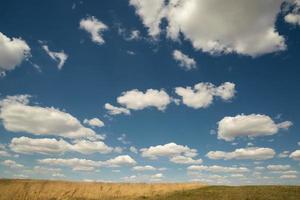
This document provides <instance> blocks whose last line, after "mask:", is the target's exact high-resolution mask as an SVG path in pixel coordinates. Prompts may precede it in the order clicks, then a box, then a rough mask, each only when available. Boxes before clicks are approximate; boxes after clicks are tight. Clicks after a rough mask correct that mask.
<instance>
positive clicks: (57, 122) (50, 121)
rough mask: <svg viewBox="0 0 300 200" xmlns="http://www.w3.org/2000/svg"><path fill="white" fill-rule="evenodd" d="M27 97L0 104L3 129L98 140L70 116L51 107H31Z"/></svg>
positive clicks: (11, 99) (91, 131)
mask: <svg viewBox="0 0 300 200" xmlns="http://www.w3.org/2000/svg"><path fill="white" fill-rule="evenodd" d="M28 98H29V96H24V95H23V96H13V97H7V98H6V99H3V100H2V101H1V102H0V108H1V110H0V119H1V120H2V122H3V125H4V128H5V129H6V130H8V131H12V132H26V133H31V134H34V135H57V136H61V137H66V138H82V137H86V138H90V139H96V138H100V139H101V136H100V135H96V133H95V132H94V131H93V130H92V129H89V128H86V127H84V126H83V125H82V124H81V123H80V121H79V120H78V119H76V118H75V117H73V116H72V115H71V114H69V113H66V112H63V111H61V110H58V109H56V108H53V107H41V106H31V105H28V103H29V99H28Z"/></svg>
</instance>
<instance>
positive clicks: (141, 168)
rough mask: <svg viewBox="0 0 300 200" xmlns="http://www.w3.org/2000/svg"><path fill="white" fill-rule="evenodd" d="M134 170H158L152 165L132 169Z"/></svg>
mask: <svg viewBox="0 0 300 200" xmlns="http://www.w3.org/2000/svg"><path fill="white" fill-rule="evenodd" d="M132 170H134V171H155V170H157V169H156V168H155V167H153V166H151V165H145V166H135V167H133V168H132Z"/></svg>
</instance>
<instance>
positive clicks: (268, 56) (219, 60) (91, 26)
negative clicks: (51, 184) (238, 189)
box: [0, 0, 300, 184]
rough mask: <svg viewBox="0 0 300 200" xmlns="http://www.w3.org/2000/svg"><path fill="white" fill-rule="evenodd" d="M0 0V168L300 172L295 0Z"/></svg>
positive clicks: (84, 176)
mask: <svg viewBox="0 0 300 200" xmlns="http://www.w3.org/2000/svg"><path fill="white" fill-rule="evenodd" d="M223 4H224V3H223V2H221V1H217V0H215V1H204V0H203V1H195V0H181V1H175V0H174V1H169V2H164V1H163V0H157V1H153V2H152V1H151V4H150V3H149V1H148V2H147V1H145V0H130V1H101V2H99V1H49V2H39V1H29V2H28V1H27V2H26V3H25V2H17V1H3V2H1V6H0V27H1V29H0V73H1V78H0V95H1V96H0V98H1V100H0V122H1V125H0V129H1V137H0V144H1V145H0V163H1V165H0V171H1V172H0V177H3V178H42V179H67V180H94V181H114V182H115V181H117V182H118V181H126V182H127V181H134V182H136V181H137V182H144V181H153V182H157V181H162V182H182V181H184V182H185V181H200V182H207V183H210V184H277V183H282V184H299V173H300V166H299V160H300V136H299V133H298V132H299V125H298V124H299V122H300V118H299V115H298V114H297V111H298V110H300V106H299V100H300V88H299V84H298V82H299V73H300V69H299V67H298V65H299V56H300V53H299V52H300V51H299V42H300V41H299V37H298V36H299V33H300V32H299V30H300V29H299V25H300V15H299V8H300V3H299V2H298V1H297V0H295V1H281V0H270V1H264V2H261V1H259V0H257V1H251V2H249V1H246V0H240V1H237V2H236V1H229V2H228V3H226V4H225V5H223Z"/></svg>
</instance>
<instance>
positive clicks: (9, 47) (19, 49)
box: [0, 32, 30, 75]
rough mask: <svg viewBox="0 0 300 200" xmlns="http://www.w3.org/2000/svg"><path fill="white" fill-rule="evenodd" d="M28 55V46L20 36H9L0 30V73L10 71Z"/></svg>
mask: <svg viewBox="0 0 300 200" xmlns="http://www.w3.org/2000/svg"><path fill="white" fill-rule="evenodd" d="M29 56H30V47H29V46H28V44H27V43H26V41H24V40H22V39H21V38H9V37H7V36H6V35H4V34H3V33H1V32H0V75H1V74H2V75H3V74H5V72H6V71H11V70H13V69H15V68H16V67H17V66H18V65H20V64H21V62H22V61H23V60H25V59H26V58H28V57H29Z"/></svg>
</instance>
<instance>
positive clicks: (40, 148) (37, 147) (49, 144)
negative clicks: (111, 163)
mask: <svg viewBox="0 0 300 200" xmlns="http://www.w3.org/2000/svg"><path fill="white" fill-rule="evenodd" d="M9 146H10V148H11V150H12V151H14V152H17V153H22V154H33V153H39V154H55V153H59V154H60V153H65V152H67V151H74V152H79V153H83V154H91V153H102V154H105V153H110V152H112V151H113V148H112V147H109V146H107V145H106V144H105V143H104V142H102V141H88V140H76V141H75V142H74V143H73V144H71V143H68V142H66V141H65V140H63V139H60V140H56V139H54V138H52V139H50V138H42V139H33V138H28V137H24V136H23V137H20V138H13V139H12V140H11V143H10V145H9Z"/></svg>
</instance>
